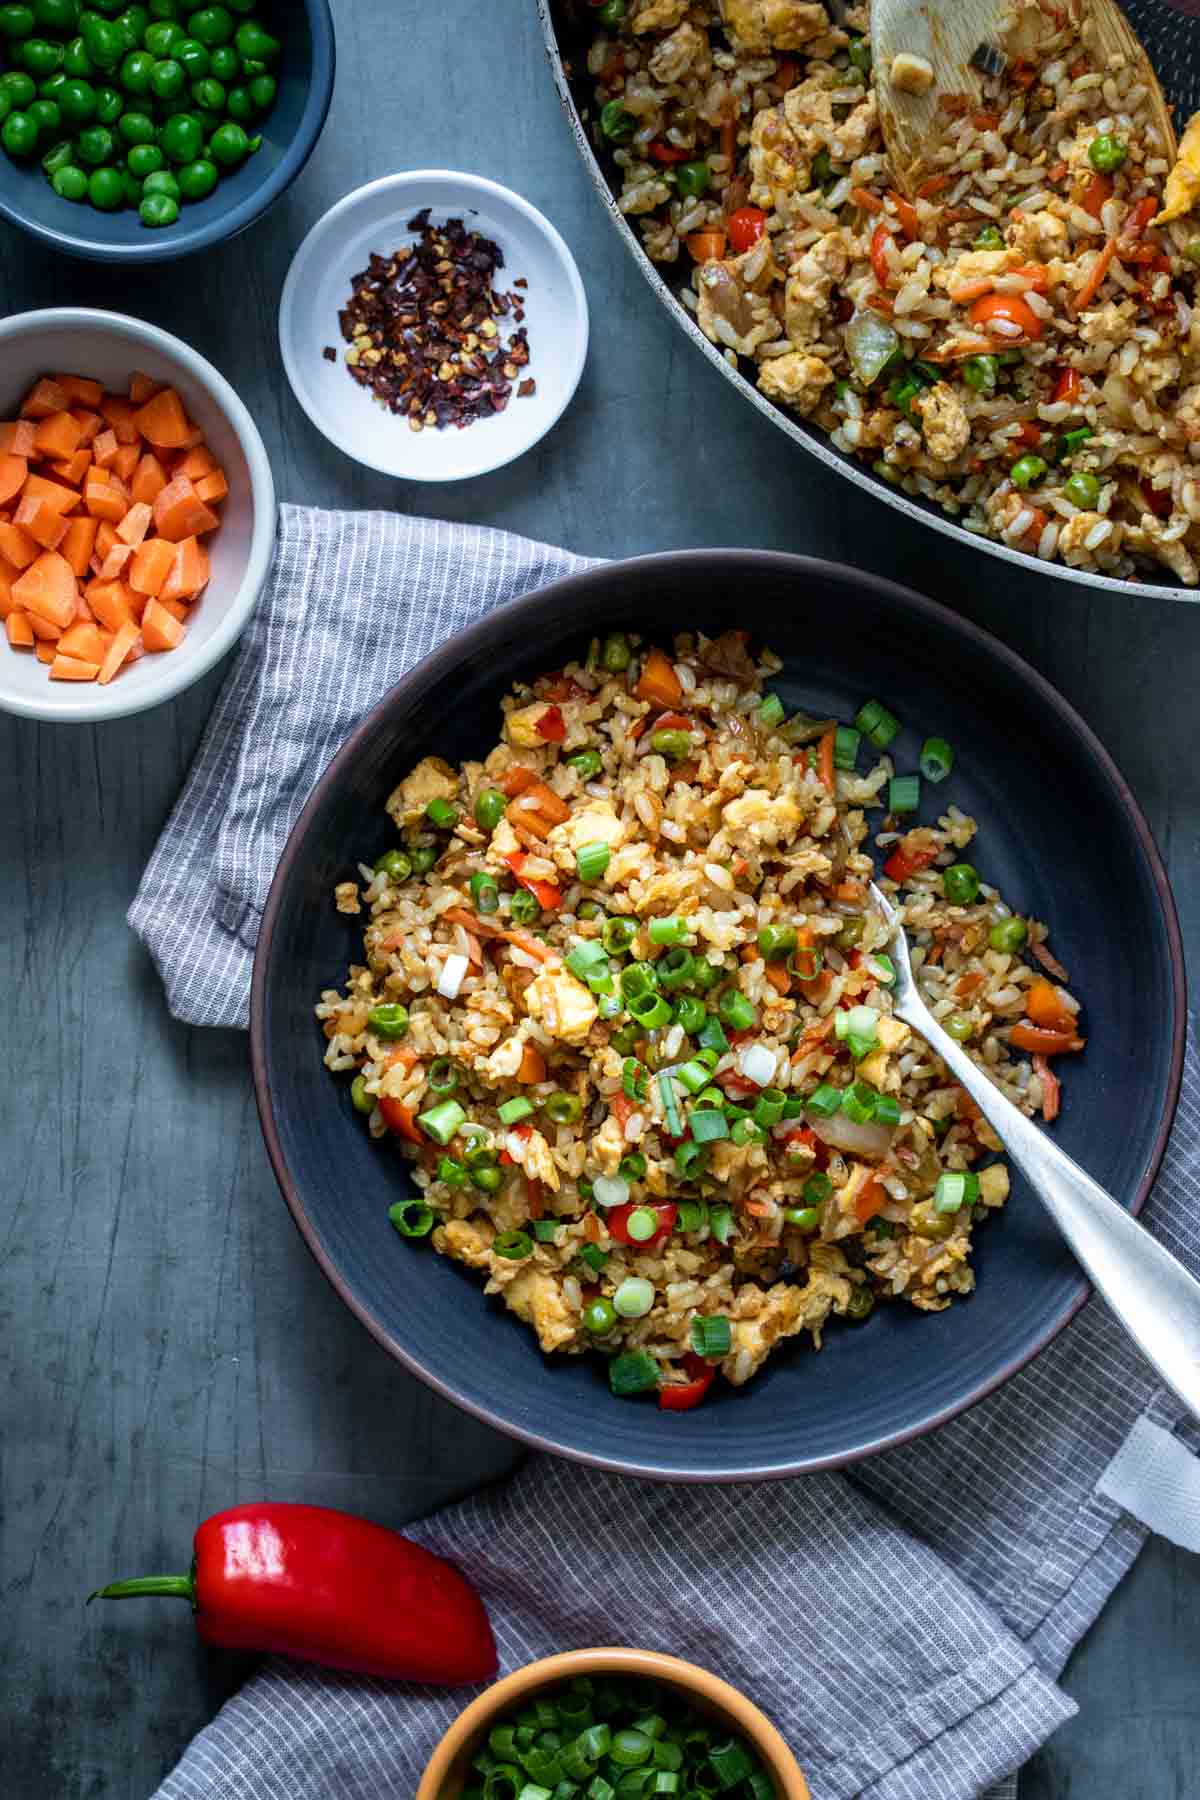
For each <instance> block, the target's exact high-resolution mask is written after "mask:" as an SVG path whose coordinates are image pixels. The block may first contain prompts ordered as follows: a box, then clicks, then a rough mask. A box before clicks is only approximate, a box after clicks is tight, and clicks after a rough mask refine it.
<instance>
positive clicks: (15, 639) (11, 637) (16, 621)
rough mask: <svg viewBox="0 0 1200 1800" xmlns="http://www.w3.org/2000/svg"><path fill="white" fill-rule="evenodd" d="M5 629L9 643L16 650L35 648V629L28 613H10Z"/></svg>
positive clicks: (5, 622)
mask: <svg viewBox="0 0 1200 1800" xmlns="http://www.w3.org/2000/svg"><path fill="white" fill-rule="evenodd" d="M4 629H5V631H6V632H7V633H8V641H9V643H10V644H11V645H12V647H13V649H14V650H30V649H32V648H33V629H32V627H31V626H30V623H29V616H28V614H27V613H23V612H15V611H14V612H10V613H9V615H8V617H7V619H5V621H4Z"/></svg>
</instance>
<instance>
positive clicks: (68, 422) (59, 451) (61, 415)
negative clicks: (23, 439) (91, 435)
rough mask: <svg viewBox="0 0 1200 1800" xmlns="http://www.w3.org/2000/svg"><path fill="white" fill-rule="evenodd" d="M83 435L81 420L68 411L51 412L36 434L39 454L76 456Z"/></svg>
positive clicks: (39, 425) (41, 422) (42, 421)
mask: <svg viewBox="0 0 1200 1800" xmlns="http://www.w3.org/2000/svg"><path fill="white" fill-rule="evenodd" d="M82 436H83V432H82V429H81V427H80V424H79V421H78V419H76V418H73V417H72V415H71V414H70V413H69V412H67V411H65V410H64V411H63V412H57V413H51V414H50V415H49V417H48V418H45V419H42V420H40V421H39V423H38V428H37V431H36V433H35V434H34V437H35V442H36V443H37V453H38V455H39V456H74V454H75V452H76V450H78V448H79V440H80V438H81V437H82Z"/></svg>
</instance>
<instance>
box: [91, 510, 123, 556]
mask: <svg viewBox="0 0 1200 1800" xmlns="http://www.w3.org/2000/svg"><path fill="white" fill-rule="evenodd" d="M119 542H120V539H119V538H118V537H117V528H116V526H115V525H114V524H112V523H111V521H110V520H108V519H101V521H100V528H99V530H98V531H97V533H96V555H97V556H98V557H99V558H100V560H101V562H103V561H104V558H105V557H106V556H107V555H108V553H109V551H110V550H111V549H112V547H113V545H114V544H116V543H119Z"/></svg>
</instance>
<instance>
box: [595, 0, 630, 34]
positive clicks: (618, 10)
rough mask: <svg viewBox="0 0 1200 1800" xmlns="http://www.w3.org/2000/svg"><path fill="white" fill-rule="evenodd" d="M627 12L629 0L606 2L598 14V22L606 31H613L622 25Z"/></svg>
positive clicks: (609, 0)
mask: <svg viewBox="0 0 1200 1800" xmlns="http://www.w3.org/2000/svg"><path fill="white" fill-rule="evenodd" d="M626 11H627V0H604V5H603V6H601V7H599V8H598V9H597V12H596V19H597V22H598V23H599V24H600V25H602V26H603V27H604V29H605V31H612V30H613V28H614V27H615V26H617V25H619V24H620V23H621V20H622V19H623V18H624V17H625V13H626Z"/></svg>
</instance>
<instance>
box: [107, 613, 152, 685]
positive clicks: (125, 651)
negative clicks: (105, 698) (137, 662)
mask: <svg viewBox="0 0 1200 1800" xmlns="http://www.w3.org/2000/svg"><path fill="white" fill-rule="evenodd" d="M140 635H141V634H140V633H139V631H138V628H137V626H136V625H135V624H133V622H132V621H130V622H129V623H128V624H126V625H121V626H119V627H118V629H117V630H116V631H115V632H114V633H113V639H112V642H111V643H110V644H109V646H108V649H107V651H106V652H105V655H104V661H103V662H102V663H101V664H100V674H99V676H98V677H97V679H98V680H99V683H100V686H101V687H107V685H108V683H109V682H110V681H111V680H112V678H113V676H114V675H115V674H116V672H117V670H118V669H119V668H120V667H121V664H122V663H123V662H125V661H126V660H127V659H128V657H129V652H130V651H131V650H132V649H133V647H134V645H135V644H136V643H137V642H138V640H139V637H140Z"/></svg>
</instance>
